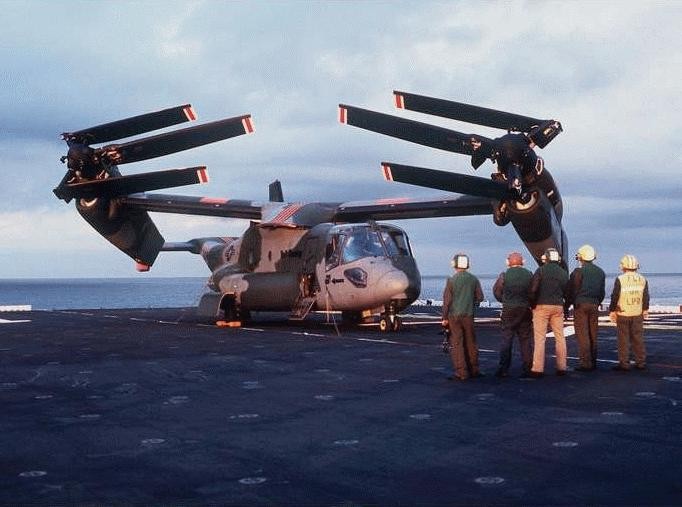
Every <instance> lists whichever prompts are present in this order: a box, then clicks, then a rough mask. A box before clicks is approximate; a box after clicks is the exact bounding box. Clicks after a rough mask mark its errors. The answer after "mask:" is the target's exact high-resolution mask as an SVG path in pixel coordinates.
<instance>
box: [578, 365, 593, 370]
mask: <svg viewBox="0 0 682 507" xmlns="http://www.w3.org/2000/svg"><path fill="white" fill-rule="evenodd" d="M592 370H593V368H588V367H587V366H576V367H575V368H573V371H592Z"/></svg>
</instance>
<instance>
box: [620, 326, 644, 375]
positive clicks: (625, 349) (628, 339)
mask: <svg viewBox="0 0 682 507" xmlns="http://www.w3.org/2000/svg"><path fill="white" fill-rule="evenodd" d="M616 329H617V331H618V363H619V364H620V366H621V367H623V368H629V367H630V346H631V345H632V355H633V356H635V364H636V365H637V366H638V367H640V368H644V367H645V366H646V349H645V347H644V317H642V316H641V315H637V316H636V317H623V316H621V315H619V316H618V319H617V320H616Z"/></svg>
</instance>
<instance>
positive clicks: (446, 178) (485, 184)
mask: <svg viewBox="0 0 682 507" xmlns="http://www.w3.org/2000/svg"><path fill="white" fill-rule="evenodd" d="M381 169H382V171H383V173H384V178H385V179H386V180H388V181H398V182H400V183H409V184H410V185H417V186H420V187H426V188H436V189H439V190H445V191H447V192H456V193H458V194H466V195H474V196H478V197H490V198H491V199H504V198H505V197H509V191H508V189H507V185H505V184H504V183H499V182H496V181H492V180H487V179H485V178H480V177H478V176H467V175H464V174H457V173H451V172H447V171H438V170H436V169H427V168H425V167H414V166H409V165H402V164H394V163H392V162H382V163H381Z"/></svg>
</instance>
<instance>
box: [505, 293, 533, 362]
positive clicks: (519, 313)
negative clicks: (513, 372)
mask: <svg viewBox="0 0 682 507" xmlns="http://www.w3.org/2000/svg"><path fill="white" fill-rule="evenodd" d="M500 323H501V325H502V341H501V342H500V363H499V369H500V371H502V372H504V373H506V372H507V371H509V367H510V366H511V358H512V346H513V343H514V337H515V336H516V337H518V340H519V351H520V352H521V361H522V362H523V371H524V372H526V373H527V372H529V371H530V368H531V366H532V364H533V345H532V343H533V342H532V336H533V314H532V313H531V311H530V308H528V307H522V306H511V307H503V308H502V315H501V316H500Z"/></svg>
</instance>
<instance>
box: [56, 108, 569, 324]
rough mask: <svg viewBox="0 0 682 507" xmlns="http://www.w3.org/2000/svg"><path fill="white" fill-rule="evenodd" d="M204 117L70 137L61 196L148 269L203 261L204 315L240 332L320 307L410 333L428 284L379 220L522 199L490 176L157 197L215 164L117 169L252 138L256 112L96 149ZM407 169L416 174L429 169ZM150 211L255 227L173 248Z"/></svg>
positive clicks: (187, 115) (146, 118)
mask: <svg viewBox="0 0 682 507" xmlns="http://www.w3.org/2000/svg"><path fill="white" fill-rule="evenodd" d="M470 107H476V106H470ZM343 109H345V112H344V118H343V119H344V120H346V121H343V122H344V123H351V124H353V123H352V122H349V121H347V120H348V117H349V114H348V111H349V109H350V106H342V110H343ZM357 111H364V110H359V109H357V108H355V111H354V112H353V115H354V116H351V118H354V117H355V118H357V117H359V115H357ZM368 113H370V114H371V115H378V114H380V113H371V112H368ZM384 116H387V115H384ZM194 119H196V114H195V112H194V110H193V109H192V107H191V105H189V104H185V105H183V106H178V107H174V108H170V109H165V110H162V111H157V112H153V113H147V114H143V115H140V116H135V117H131V118H127V119H124V120H119V121H115V122H111V123H106V124H103V125H99V126H95V127H91V128H88V129H83V130H79V131H76V132H67V133H64V134H62V137H63V139H64V140H65V141H66V142H67V145H68V153H67V155H66V156H64V157H62V162H66V164H67V169H68V170H67V173H66V174H65V176H64V177H63V179H62V181H61V182H60V184H59V185H58V186H57V187H56V188H55V189H54V193H55V195H56V196H57V197H59V198H60V199H62V200H64V201H66V202H67V203H68V202H70V201H71V200H75V203H76V209H77V210H78V212H79V213H80V214H81V216H82V217H83V218H84V219H85V220H86V221H87V222H88V223H89V224H90V225H91V226H92V227H93V228H94V229H95V230H97V231H98V232H99V233H100V234H101V235H102V236H104V237H105V238H106V239H107V240H109V241H110V242H111V243H112V244H113V245H115V246H116V247H117V248H119V249H120V250H121V251H123V252H124V253H126V254H127V255H129V256H130V257H132V258H133V259H134V260H135V262H136V263H137V268H138V270H140V271H146V270H148V269H149V268H150V267H151V266H152V264H153V263H154V261H155V260H156V258H157V256H158V254H159V252H161V251H186V252H191V253H194V254H198V255H201V256H202V257H203V259H204V261H205V262H206V264H207V266H208V267H209V269H210V270H211V273H212V274H211V277H210V278H209V282H208V284H207V287H208V289H209V290H208V291H207V292H206V293H205V294H204V296H203V297H202V300H201V302H200V304H199V308H198V311H199V314H200V315H204V316H211V317H214V318H219V317H223V319H224V321H226V322H228V323H230V324H234V325H239V324H240V323H241V322H243V321H244V320H247V319H248V318H249V316H250V312H252V311H288V312H291V313H290V317H291V318H292V319H299V320H300V319H303V318H305V316H306V315H307V314H308V313H309V312H310V311H311V310H322V311H341V313H342V316H343V319H344V321H348V322H350V323H357V322H359V321H361V320H363V319H366V318H369V317H370V316H372V315H376V314H378V315H379V327H380V329H381V330H382V331H397V330H398V329H400V327H401V320H400V317H399V315H398V314H399V312H400V311H401V310H403V309H404V308H406V307H407V306H408V305H409V304H411V303H412V302H414V301H415V300H416V298H417V297H418V295H419V292H420V283H421V278H420V274H419V271H418V269H417V265H416V262H415V260H414V257H413V255H412V250H411V246H410V243H409V239H408V237H407V235H406V234H405V232H404V231H403V230H401V229H399V228H398V227H395V226H392V225H388V224H379V223H377V220H391V219H406V218H429V217H446V216H469V215H487V214H495V216H498V215H499V209H500V203H503V202H506V201H504V199H507V198H508V197H509V196H510V195H512V194H510V193H509V192H510V191H509V189H508V188H507V187H506V186H504V185H503V186H504V191H502V190H501V188H502V187H500V186H499V185H498V186H496V187H495V190H494V192H492V195H491V191H490V188H488V187H485V185H484V188H485V190H484V191H483V192H481V191H480V187H481V181H484V182H486V183H494V182H489V181H487V180H483V179H482V178H475V180H480V181H473V180H471V181H468V182H467V184H468V185H469V186H468V187H467V188H464V189H463V188H461V187H462V185H461V184H460V185H459V187H458V188H457V189H453V188H452V187H451V186H448V187H447V188H446V190H450V191H453V190H454V191H460V192H462V191H465V190H468V192H466V193H469V194H472V195H452V194H448V195H444V196H437V197H434V198H422V199H411V198H400V199H379V200H373V201H351V202H289V203H287V202H284V198H283V193H282V188H281V185H280V183H279V182H278V181H275V182H273V183H272V184H270V187H269V199H268V201H266V202H259V201H248V200H238V199H227V198H211V197H195V196H182V195H166V194H156V193H147V192H149V191H151V190H159V189H162V188H170V187H177V186H182V185H189V184H194V183H206V182H207V181H208V173H207V170H206V167H204V166H198V167H190V168H185V169H170V170H164V171H156V172H150V173H142V174H135V175H128V176H123V175H121V173H120V172H119V170H118V166H119V165H122V164H126V163H132V162H136V161H141V160H146V159H151V158H155V157H160V156H163V155H166V154H170V153H175V152H178V151H182V150H186V149H190V148H194V147H198V146H201V145H204V144H208V143H213V142H216V141H220V140H223V139H228V138H231V137H236V136H240V135H243V134H250V133H252V132H254V126H253V121H252V119H251V116H250V115H242V116H237V117H234V118H228V119H224V120H219V121H216V122H212V123H206V124H203V125H199V126H196V127H190V128H185V129H180V130H175V131H171V132H166V133H164V134H159V135H155V136H150V137H145V138H141V139H136V140H132V141H128V142H125V143H119V144H106V145H104V146H100V147H93V146H92V145H95V144H103V143H108V142H110V141H113V140H116V139H122V138H126V137H131V136H135V135H138V134H142V133H145V132H149V131H153V130H157V129H161V128H165V127H169V126H173V125H176V124H179V123H183V122H186V121H191V120H194ZM396 121H397V122H398V123H400V122H403V121H405V120H402V119H399V118H395V117H388V123H387V124H391V123H392V122H396ZM370 130H372V129H370ZM374 130H377V129H374ZM383 167H384V172H385V173H386V171H387V170H388V171H390V170H391V169H387V167H388V166H387V164H384V165H383ZM404 167H405V170H406V171H408V172H410V171H416V172H417V173H420V171H421V170H420V168H410V167H409V166H404ZM392 170H393V172H394V173H397V174H398V178H393V179H395V180H397V181H400V179H399V178H400V176H399V175H400V167H398V166H395V165H394V166H393V167H392ZM459 176H460V177H462V178H467V177H465V176H463V175H459ZM468 178H473V177H468ZM429 181H431V180H429ZM406 182H408V181H406ZM409 182H412V181H409ZM412 183H413V182H412ZM420 183H423V181H421V180H420ZM465 186H466V185H465ZM522 194H523V195H525V191H524V192H523V193H518V196H517V197H518V199H519V202H520V201H521V200H522V199H525V197H522ZM557 195H558V194H557ZM491 198H497V199H500V198H503V200H501V201H496V200H491ZM559 202H560V201H559ZM496 210H497V213H496ZM148 212H161V213H180V214H191V215H204V216H214V217H226V218H242V219H247V220H250V225H249V227H248V228H247V230H246V231H245V233H244V234H243V235H242V236H241V237H209V238H196V239H191V240H189V241H185V242H166V241H165V240H164V238H163V237H162V236H161V234H160V233H159V231H158V229H157V228H156V226H155V225H154V223H153V221H152V219H151V218H150V216H149V213H148ZM517 230H518V228H517ZM522 239H523V238H522ZM526 244H527V245H528V243H526ZM562 250H563V249H562ZM560 251H561V250H560Z"/></svg>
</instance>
